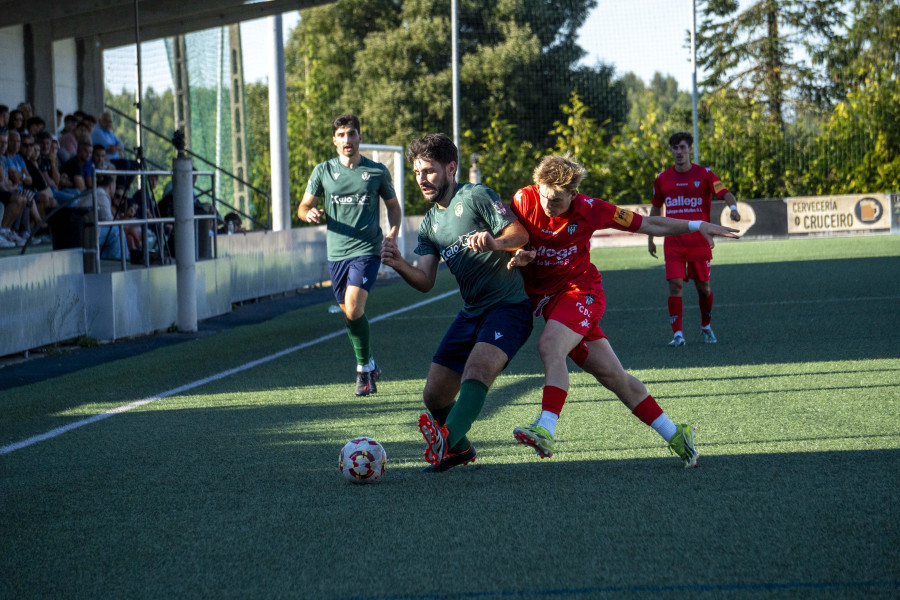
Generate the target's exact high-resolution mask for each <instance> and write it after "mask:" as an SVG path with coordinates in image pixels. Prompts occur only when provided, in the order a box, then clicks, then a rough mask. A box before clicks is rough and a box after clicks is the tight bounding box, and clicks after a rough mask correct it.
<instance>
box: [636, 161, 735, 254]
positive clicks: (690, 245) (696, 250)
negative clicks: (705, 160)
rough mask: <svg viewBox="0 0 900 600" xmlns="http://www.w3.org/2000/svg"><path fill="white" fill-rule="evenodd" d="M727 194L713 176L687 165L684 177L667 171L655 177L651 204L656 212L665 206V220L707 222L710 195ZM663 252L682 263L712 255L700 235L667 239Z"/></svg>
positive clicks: (675, 172) (672, 171) (703, 170)
mask: <svg viewBox="0 0 900 600" xmlns="http://www.w3.org/2000/svg"><path fill="white" fill-rule="evenodd" d="M727 193H728V188H726V187H725V184H724V183H722V182H721V181H719V178H718V177H717V176H716V174H715V173H713V172H712V171H710V170H709V169H707V168H706V167H701V166H700V165H695V164H691V168H690V169H688V170H687V171H685V172H684V173H679V172H678V171H676V170H675V167H670V168H668V169H666V170H665V171H663V172H662V173H660V174H659V175H657V176H656V181H654V182H653V200H652V201H651V202H652V203H653V206H655V207H657V208H660V207H662V206H663V205H665V207H666V211H665V216H667V217H672V218H673V219H685V220H688V221H707V222H709V215H710V211H711V208H712V196H713V194H715V196H716V198H721V197H722V196H724V195H725V194H727ZM664 248H665V254H666V258H667V259H668V258H669V256H670V255H671V256H672V257H673V258H679V259H683V260H686V261H697V260H712V251H711V250H710V248H709V244H708V243H707V241H706V238H704V237H703V235H702V234H701V233H700V232H696V233H688V234H685V235H673V236H669V237H667V238H666V240H665V242H664Z"/></svg>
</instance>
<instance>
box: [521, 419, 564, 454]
mask: <svg viewBox="0 0 900 600" xmlns="http://www.w3.org/2000/svg"><path fill="white" fill-rule="evenodd" d="M513 437H515V438H516V441H517V442H519V443H520V444H525V445H526V446H531V447H532V448H534V451H535V452H537V454H538V456H540V457H541V458H550V457H551V456H553V448H554V446H553V436H552V435H551V434H550V432H549V431H547V430H546V429H545V428H543V427H541V426H540V425H536V424H531V425H529V426H528V427H516V428H515V429H513Z"/></svg>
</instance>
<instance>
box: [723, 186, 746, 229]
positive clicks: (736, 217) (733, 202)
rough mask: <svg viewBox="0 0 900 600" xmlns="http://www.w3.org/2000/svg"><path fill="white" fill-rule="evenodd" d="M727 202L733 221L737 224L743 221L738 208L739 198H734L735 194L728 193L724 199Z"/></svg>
mask: <svg viewBox="0 0 900 600" xmlns="http://www.w3.org/2000/svg"><path fill="white" fill-rule="evenodd" d="M722 199H723V200H725V202H727V203H728V206H730V207H731V220H732V221H734V222H735V223H736V222H738V221H740V220H741V213H739V212H738V207H737V198H735V197H734V194H732V193H731V192H728V193H727V194H725V196H723V197H722Z"/></svg>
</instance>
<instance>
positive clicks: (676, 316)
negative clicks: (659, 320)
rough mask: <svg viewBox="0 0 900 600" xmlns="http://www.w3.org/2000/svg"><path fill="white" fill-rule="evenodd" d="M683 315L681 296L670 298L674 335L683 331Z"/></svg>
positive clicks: (670, 318)
mask: <svg viewBox="0 0 900 600" xmlns="http://www.w3.org/2000/svg"><path fill="white" fill-rule="evenodd" d="M681 313H682V310H681V296H669V323H670V324H671V325H672V332H673V333H675V332H678V331H682V329H681Z"/></svg>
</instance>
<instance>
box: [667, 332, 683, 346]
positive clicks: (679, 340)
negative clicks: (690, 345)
mask: <svg viewBox="0 0 900 600" xmlns="http://www.w3.org/2000/svg"><path fill="white" fill-rule="evenodd" d="M669 345H670V346H684V345H686V344H685V341H684V335H683V334H682V333H681V332H680V331H679V332H678V333H676V334H675V337H673V338H672V341H671V342H669Z"/></svg>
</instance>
